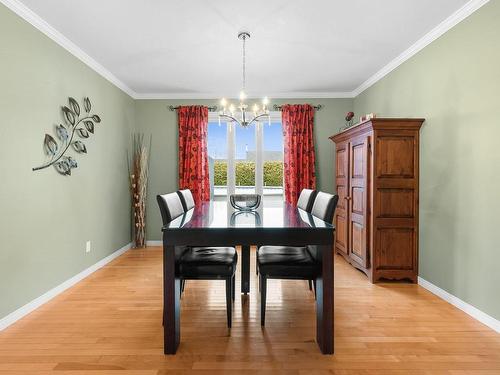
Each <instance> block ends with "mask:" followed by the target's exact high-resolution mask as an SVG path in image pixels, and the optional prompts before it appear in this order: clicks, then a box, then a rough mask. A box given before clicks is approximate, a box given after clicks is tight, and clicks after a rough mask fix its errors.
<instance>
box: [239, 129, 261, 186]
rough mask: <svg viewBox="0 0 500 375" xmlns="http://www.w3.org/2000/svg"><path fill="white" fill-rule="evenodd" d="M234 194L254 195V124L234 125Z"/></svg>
mask: <svg viewBox="0 0 500 375" xmlns="http://www.w3.org/2000/svg"><path fill="white" fill-rule="evenodd" d="M235 135H236V138H235V148H236V156H235V158H236V163H235V165H236V194H255V160H256V151H255V124H252V125H250V126H247V127H242V126H240V125H236V127H235Z"/></svg>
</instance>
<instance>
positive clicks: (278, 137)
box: [208, 122, 283, 159]
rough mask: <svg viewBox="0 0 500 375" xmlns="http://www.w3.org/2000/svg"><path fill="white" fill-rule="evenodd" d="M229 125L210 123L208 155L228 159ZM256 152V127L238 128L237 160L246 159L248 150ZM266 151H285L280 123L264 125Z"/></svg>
mask: <svg viewBox="0 0 500 375" xmlns="http://www.w3.org/2000/svg"><path fill="white" fill-rule="evenodd" d="M226 132H227V125H226V124H224V123H223V124H221V126H219V123H218V122H209V123H208V155H209V156H211V157H212V158H214V159H226V158H227V139H226V137H227V135H226ZM247 147H248V151H255V125H252V126H249V127H248V128H242V127H241V126H239V125H237V126H236V159H245V157H246V149H247ZM264 150H265V151H283V130H282V126H281V123H280V122H273V123H271V126H269V125H267V124H264Z"/></svg>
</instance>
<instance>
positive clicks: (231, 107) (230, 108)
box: [229, 104, 234, 113]
mask: <svg viewBox="0 0 500 375" xmlns="http://www.w3.org/2000/svg"><path fill="white" fill-rule="evenodd" d="M229 111H230V112H231V113H233V112H234V104H231V105H230V106H229Z"/></svg>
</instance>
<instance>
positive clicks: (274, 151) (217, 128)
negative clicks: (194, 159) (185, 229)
mask: <svg viewBox="0 0 500 375" xmlns="http://www.w3.org/2000/svg"><path fill="white" fill-rule="evenodd" d="M208 155H209V165H210V183H211V189H212V197H213V199H227V195H228V194H232V193H238V194H244V193H257V194H261V195H263V199H264V201H265V202H266V203H269V204H270V203H272V202H277V203H281V202H282V201H283V131H282V125H281V114H280V112H277V113H273V114H272V115H271V122H270V123H268V122H264V123H253V124H251V125H249V126H248V127H245V128H243V127H241V126H240V125H235V124H233V123H225V122H221V123H220V124H219V121H218V118H217V114H213V116H209V123H208Z"/></svg>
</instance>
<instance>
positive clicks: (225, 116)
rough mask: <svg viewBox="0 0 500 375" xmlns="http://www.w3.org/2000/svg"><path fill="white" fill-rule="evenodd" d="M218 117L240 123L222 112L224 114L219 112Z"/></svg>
mask: <svg viewBox="0 0 500 375" xmlns="http://www.w3.org/2000/svg"><path fill="white" fill-rule="evenodd" d="M219 117H223V118H227V119H230V120H231V121H233V122H236V123H237V124H239V125H241V123H240V122H239V121H238V120H237V119H236V118H234V117H233V116H231V115H227V114H225V113H224V114H219Z"/></svg>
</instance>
